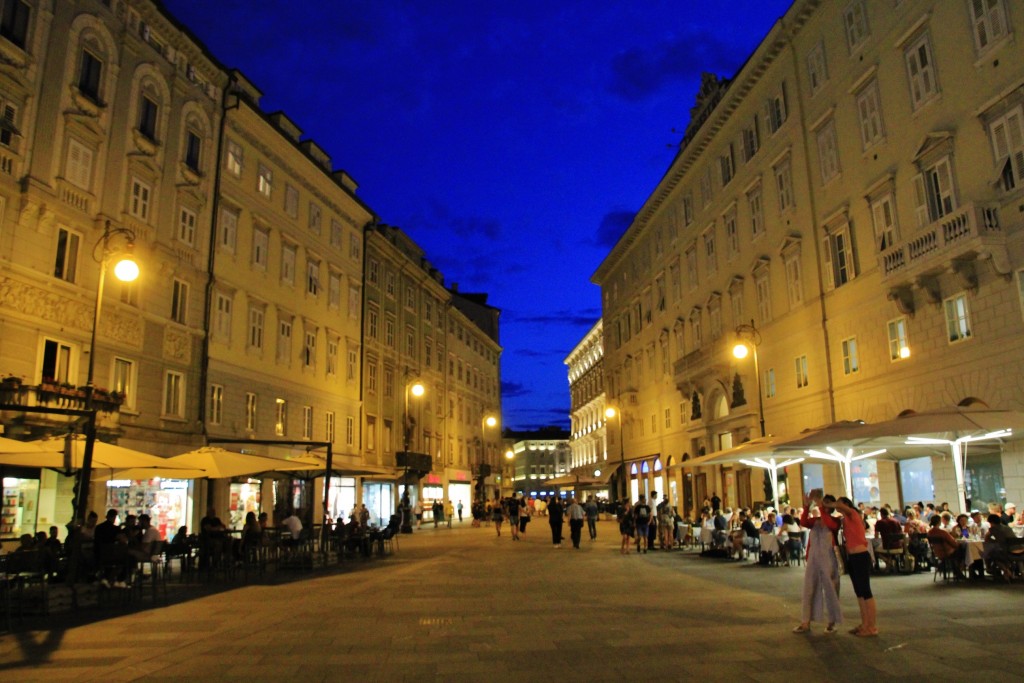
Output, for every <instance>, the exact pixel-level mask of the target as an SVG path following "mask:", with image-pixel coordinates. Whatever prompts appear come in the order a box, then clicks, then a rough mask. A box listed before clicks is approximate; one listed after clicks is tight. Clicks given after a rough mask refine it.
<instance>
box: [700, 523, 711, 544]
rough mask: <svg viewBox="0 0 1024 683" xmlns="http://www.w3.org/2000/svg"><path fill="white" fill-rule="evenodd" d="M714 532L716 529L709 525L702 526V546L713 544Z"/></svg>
mask: <svg viewBox="0 0 1024 683" xmlns="http://www.w3.org/2000/svg"><path fill="white" fill-rule="evenodd" d="M712 533H714V529H709V528H707V527H701V528H700V544H701V546H706V545H711V542H712V540H714V537H713V536H712Z"/></svg>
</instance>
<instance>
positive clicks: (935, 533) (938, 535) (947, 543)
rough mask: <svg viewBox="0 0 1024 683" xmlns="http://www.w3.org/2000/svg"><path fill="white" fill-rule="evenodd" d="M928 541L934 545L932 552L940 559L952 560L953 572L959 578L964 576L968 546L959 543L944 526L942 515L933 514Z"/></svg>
mask: <svg viewBox="0 0 1024 683" xmlns="http://www.w3.org/2000/svg"><path fill="white" fill-rule="evenodd" d="M928 542H929V543H930V544H931V546H932V552H933V553H935V557H937V558H939V559H940V560H950V561H951V564H952V565H953V572H954V573H955V574H956V575H957V577H958V578H961V579H962V578H964V570H963V566H964V553H965V552H966V551H967V546H965V545H964V544H962V543H957V542H956V539H955V538H953V535H952V534H950V533H949V532H948V531H946V530H945V529H943V528H942V517H941V516H940V515H932V528H931V529H929V530H928Z"/></svg>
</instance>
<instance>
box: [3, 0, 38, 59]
mask: <svg viewBox="0 0 1024 683" xmlns="http://www.w3.org/2000/svg"><path fill="white" fill-rule="evenodd" d="M30 15H31V9H30V8H29V6H28V5H27V4H25V3H24V2H22V0H5V2H4V7H3V14H2V15H0V36H3V37H4V38H6V39H7V40H9V41H11V42H12V43H14V44H15V45H17V46H18V47H20V48H24V47H25V40H26V39H27V38H28V20H29V16H30Z"/></svg>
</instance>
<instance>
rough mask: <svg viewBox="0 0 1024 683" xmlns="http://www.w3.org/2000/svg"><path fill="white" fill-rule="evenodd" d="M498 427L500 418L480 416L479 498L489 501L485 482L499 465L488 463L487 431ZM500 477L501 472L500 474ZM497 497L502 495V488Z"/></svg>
mask: <svg viewBox="0 0 1024 683" xmlns="http://www.w3.org/2000/svg"><path fill="white" fill-rule="evenodd" d="M497 426H498V418H497V417H496V416H495V415H494V414H493V413H484V414H483V415H481V416H480V459H479V462H478V463H477V470H478V473H479V476H480V484H479V490H478V493H477V496H478V498H481V499H483V500H488V496H487V487H486V485H485V484H484V482H485V481H486V480H487V477H488V476H490V474H491V470H492V467H493V468H495V469H496V468H497V463H490V462H487V430H488V429H494V428H495V427H497ZM498 476H500V472H499V473H498ZM496 495H501V490H500V487H499V489H498V492H497V494H496Z"/></svg>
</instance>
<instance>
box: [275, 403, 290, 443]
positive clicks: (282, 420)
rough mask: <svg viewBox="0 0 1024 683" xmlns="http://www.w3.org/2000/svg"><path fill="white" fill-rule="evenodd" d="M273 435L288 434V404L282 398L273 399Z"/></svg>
mask: <svg viewBox="0 0 1024 683" xmlns="http://www.w3.org/2000/svg"><path fill="white" fill-rule="evenodd" d="M274 434H275V435H276V436H285V435H287V434H288V402H287V401H285V400H284V399H283V398H275V399H274Z"/></svg>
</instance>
